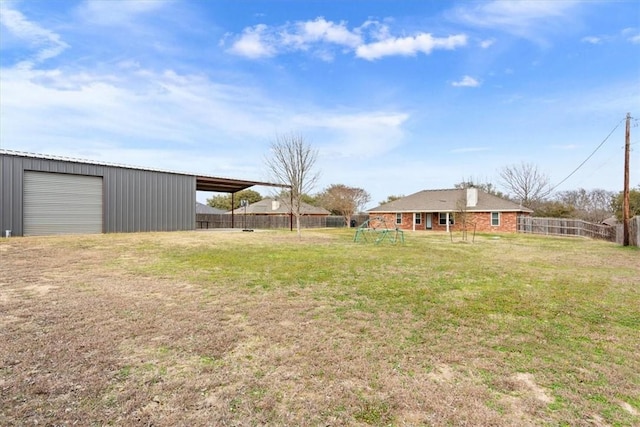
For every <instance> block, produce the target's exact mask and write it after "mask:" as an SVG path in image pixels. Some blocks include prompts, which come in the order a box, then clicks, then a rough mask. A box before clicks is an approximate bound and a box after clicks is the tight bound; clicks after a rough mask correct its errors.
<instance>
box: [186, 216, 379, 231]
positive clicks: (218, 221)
mask: <svg viewBox="0 0 640 427" xmlns="http://www.w3.org/2000/svg"><path fill="white" fill-rule="evenodd" d="M367 219H369V215H354V216H352V217H351V222H352V223H353V221H355V223H353V224H354V226H355V227H357V226H359V225H360V224H362V223H363V222H364V221H366V220H367ZM291 221H293V228H295V227H296V219H295V217H293V218H290V216H289V215H242V214H240V215H234V218H233V227H232V226H231V215H229V214H196V228H197V229H198V228H240V229H245V228H246V229H272V228H290V227H291ZM300 226H301V227H302V228H327V227H346V226H347V225H346V224H345V221H344V218H343V217H341V216H333V215H331V216H305V215H303V216H301V217H300ZM349 226H351V224H349Z"/></svg>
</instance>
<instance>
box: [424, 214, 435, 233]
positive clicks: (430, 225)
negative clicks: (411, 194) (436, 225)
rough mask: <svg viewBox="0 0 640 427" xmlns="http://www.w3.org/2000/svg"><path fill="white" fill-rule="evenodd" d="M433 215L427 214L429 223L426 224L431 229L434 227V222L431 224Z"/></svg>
mask: <svg viewBox="0 0 640 427" xmlns="http://www.w3.org/2000/svg"><path fill="white" fill-rule="evenodd" d="M432 215H433V214H430V213H428V214H427V223H426V225H425V228H426V229H427V230H431V228H432V227H433V226H432V224H431V221H432V220H433V218H432Z"/></svg>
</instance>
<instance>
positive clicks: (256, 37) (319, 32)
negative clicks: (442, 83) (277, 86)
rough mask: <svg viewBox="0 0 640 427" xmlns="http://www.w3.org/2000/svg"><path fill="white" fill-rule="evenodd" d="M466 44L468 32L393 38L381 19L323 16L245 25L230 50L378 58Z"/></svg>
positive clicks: (326, 57) (253, 55) (260, 54)
mask: <svg viewBox="0 0 640 427" xmlns="http://www.w3.org/2000/svg"><path fill="white" fill-rule="evenodd" d="M367 39H368V40H369V41H367ZM466 44H467V36H466V35H465V34H455V35H450V36H446V37H434V36H433V35H431V34H429V33H418V34H416V35H414V36H406V37H393V36H392V35H391V34H390V30H389V27H388V26H387V25H385V24H382V23H380V22H378V21H373V20H369V21H366V22H365V23H364V24H363V25H362V26H360V27H356V28H354V29H349V28H348V27H347V24H346V23H345V22H339V23H335V22H332V21H327V20H326V19H324V18H322V17H319V18H316V19H315V20H312V21H301V22H296V23H294V24H287V25H283V26H280V27H270V26H267V25H264V24H260V25H256V26H255V27H251V28H245V29H244V30H243V32H242V34H241V35H240V36H237V37H236V38H235V39H234V40H233V43H232V47H231V48H230V49H229V50H228V52H230V53H233V54H236V55H240V56H244V57H247V58H250V59H256V58H262V57H270V56H275V55H276V54H278V53H282V52H287V51H308V52H311V53H312V54H313V55H314V56H316V57H318V58H321V59H323V60H331V59H333V57H334V54H333V51H334V50H335V47H338V48H341V49H342V50H341V51H342V52H354V53H355V55H356V57H358V58H362V59H366V60H375V59H380V58H382V57H385V56H397V55H402V56H413V55H416V54H418V53H424V54H429V53H431V51H433V50H434V49H445V50H453V49H456V48H458V47H461V46H465V45H466Z"/></svg>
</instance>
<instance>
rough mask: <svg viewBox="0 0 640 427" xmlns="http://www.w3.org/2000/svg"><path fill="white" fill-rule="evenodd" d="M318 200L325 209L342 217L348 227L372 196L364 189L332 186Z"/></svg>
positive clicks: (340, 185) (338, 185)
mask: <svg viewBox="0 0 640 427" xmlns="http://www.w3.org/2000/svg"><path fill="white" fill-rule="evenodd" d="M318 199H319V200H320V203H321V204H322V206H323V207H324V208H325V209H328V210H330V211H331V212H332V213H333V214H335V215H340V216H342V217H343V218H344V220H345V224H346V225H347V227H348V226H349V220H350V219H351V216H352V215H353V214H354V213H356V212H359V211H360V210H361V209H363V208H364V206H365V205H366V204H367V203H369V201H371V196H370V195H369V193H367V192H366V191H365V190H363V189H362V188H355V187H347V186H346V185H343V184H332V185H330V186H329V187H327V188H326V189H325V190H324V191H323V192H322V193H320V194H319V195H318Z"/></svg>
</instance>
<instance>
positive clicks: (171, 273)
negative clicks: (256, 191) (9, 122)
mask: <svg viewBox="0 0 640 427" xmlns="http://www.w3.org/2000/svg"><path fill="white" fill-rule="evenodd" d="M352 236H353V235H352V232H351V231H346V230H330V231H306V232H305V233H303V239H302V240H299V239H298V238H297V237H296V235H295V233H289V232H256V233H220V232H185V233H146V234H130V235H98V236H68V237H52V238H12V239H5V240H2V241H0V256H1V257H2V267H3V275H2V277H1V278H0V290H1V292H0V326H1V328H0V340H1V341H0V342H2V343H3V345H2V346H0V398H1V401H0V404H1V405H0V424H1V425H27V424H34V423H36V422H38V423H39V424H45V425H72V424H74V423H76V424H81V425H108V424H118V425H122V424H137V425H310V426H315V425H398V426H401V425H411V426H414V425H416V426H417V425H496V426H501V425H504V426H511V425H563V424H566V425H578V426H579V425H585V426H587V425H594V423H595V424H600V425H620V426H625V425H628V426H631V425H634V424H637V423H640V419H639V418H638V411H640V396H639V395H638V390H639V389H640V378H639V377H638V374H637V373H638V372H640V360H639V357H638V355H637V349H638V348H639V347H640V314H639V313H638V309H637V307H638V306H640V288H639V286H638V285H639V283H638V277H640V262H638V261H639V260H640V252H639V251H637V250H630V249H624V248H620V247H617V246H614V245H611V244H607V243H603V242H594V241H589V240H568V239H564V240H563V239H546V238H537V237H531V236H510V235H506V236H500V238H495V236H477V237H476V243H475V244H473V245H471V244H469V245H460V244H456V243H451V242H450V240H449V237H448V236H446V235H439V234H421V233H409V234H407V235H406V236H405V237H406V240H407V243H406V244H405V245H403V246H401V245H397V246H393V245H389V244H384V245H378V246H375V245H370V244H356V243H353V242H352Z"/></svg>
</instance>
